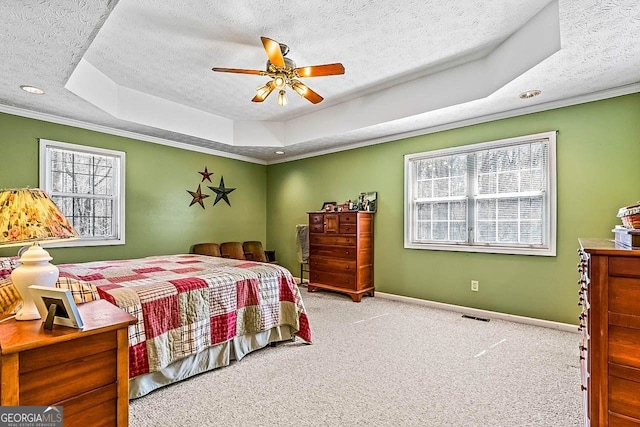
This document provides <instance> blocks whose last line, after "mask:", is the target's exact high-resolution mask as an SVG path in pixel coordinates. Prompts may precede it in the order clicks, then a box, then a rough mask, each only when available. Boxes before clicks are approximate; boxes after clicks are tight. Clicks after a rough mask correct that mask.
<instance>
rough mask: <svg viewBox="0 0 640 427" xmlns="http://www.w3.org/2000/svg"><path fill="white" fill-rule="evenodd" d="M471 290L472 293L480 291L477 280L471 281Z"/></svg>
mask: <svg viewBox="0 0 640 427" xmlns="http://www.w3.org/2000/svg"><path fill="white" fill-rule="evenodd" d="M471 290H472V291H473V292H478V291H479V290H480V282H478V281H477V280H472V281H471Z"/></svg>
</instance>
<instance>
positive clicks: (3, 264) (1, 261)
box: [0, 256, 20, 279]
mask: <svg viewBox="0 0 640 427" xmlns="http://www.w3.org/2000/svg"><path fill="white" fill-rule="evenodd" d="M19 265H20V258H18V257H17V256H12V257H0V279H5V278H7V277H9V276H11V272H12V271H13V269H14V268H16V267H17V266H19Z"/></svg>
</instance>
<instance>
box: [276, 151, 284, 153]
mask: <svg viewBox="0 0 640 427" xmlns="http://www.w3.org/2000/svg"><path fill="white" fill-rule="evenodd" d="M276 154H284V151H276Z"/></svg>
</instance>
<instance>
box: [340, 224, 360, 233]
mask: <svg viewBox="0 0 640 427" xmlns="http://www.w3.org/2000/svg"><path fill="white" fill-rule="evenodd" d="M357 227H358V226H357V225H356V224H345V225H343V224H342V223H340V234H356V231H357Z"/></svg>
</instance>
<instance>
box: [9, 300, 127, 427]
mask: <svg viewBox="0 0 640 427" xmlns="http://www.w3.org/2000/svg"><path fill="white" fill-rule="evenodd" d="M78 311H79V312H80V316H81V317H82V320H83V321H84V324H85V326H84V328H83V329H82V330H80V329H74V328H68V327H65V326H60V325H55V326H54V328H53V330H51V331H47V330H44V328H43V327H42V326H43V322H42V320H26V321H16V320H8V321H6V322H4V323H2V324H0V353H1V359H0V404H1V405H2V406H18V405H20V406H50V405H60V406H62V407H63V416H64V425H65V426H75V425H77V426H87V425H91V426H98V425H100V426H122V427H125V426H127V425H128V422H129V345H128V344H129V340H128V335H127V327H128V326H129V325H130V324H134V323H136V318H135V317H133V316H131V315H129V314H128V313H126V312H125V311H123V310H121V309H119V308H118V307H116V306H114V305H113V304H111V303H109V302H107V301H104V300H98V301H92V302H88V303H85V304H80V305H79V306H78Z"/></svg>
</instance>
